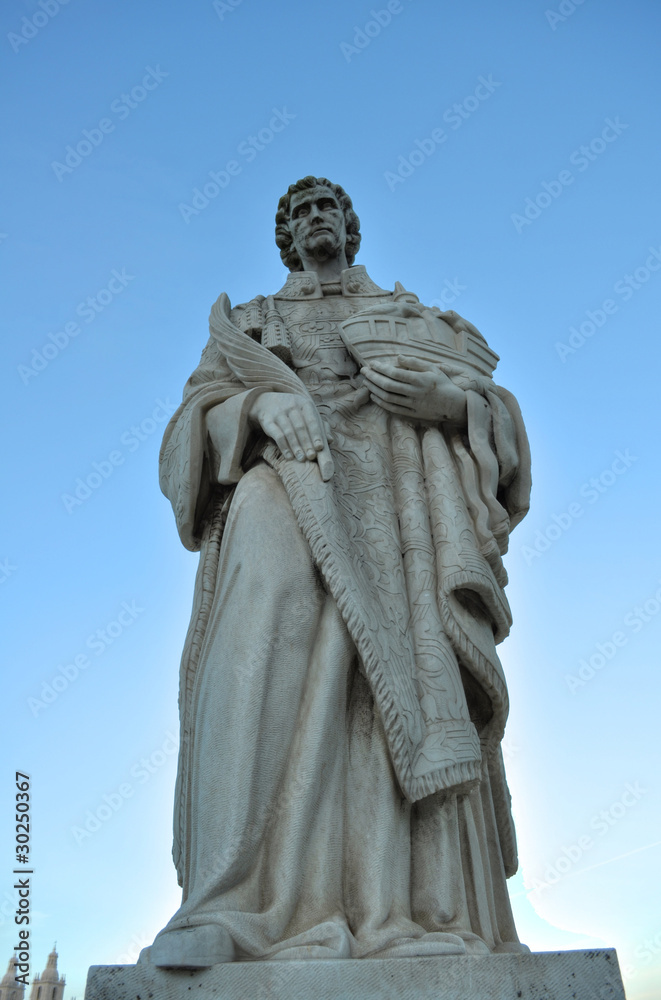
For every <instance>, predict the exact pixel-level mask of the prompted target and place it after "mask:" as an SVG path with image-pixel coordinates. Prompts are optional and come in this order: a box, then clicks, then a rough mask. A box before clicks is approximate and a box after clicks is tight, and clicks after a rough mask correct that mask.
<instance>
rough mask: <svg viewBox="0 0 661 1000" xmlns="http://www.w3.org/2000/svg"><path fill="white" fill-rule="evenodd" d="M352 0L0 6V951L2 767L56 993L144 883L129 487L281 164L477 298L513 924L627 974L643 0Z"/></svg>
mask: <svg viewBox="0 0 661 1000" xmlns="http://www.w3.org/2000/svg"><path fill="white" fill-rule="evenodd" d="M560 7H562V10H563V11H565V13H564V14H563V15H562V18H561V17H558V16H557V14H558V12H559V11H560ZM371 10H375V11H376V12H377V15H378V17H379V19H380V20H381V22H382V23H381V24H379V23H378V21H374V15H373V14H371V13H370V11H371ZM383 10H386V11H388V8H387V6H386V3H383V2H379V3H377V4H376V5H374V6H373V7H372V5H371V4H370V3H367V2H366V3H365V4H359V3H356V2H355V0H354V2H349V0H337V2H335V3H333V4H332V5H330V4H329V5H321V4H319V5H315V4H303V3H296V2H293V0H281V2H278V3H267V2H266V0H238V2H237V0H233V4H230V3H229V2H227V3H226V4H224V5H223V4H222V3H217V4H216V5H215V6H214V4H213V3H212V2H211V0H189V2H188V3H185V4H184V3H181V2H179V3H175V2H174V0H161V2H160V3H158V4H156V3H147V2H145V0H131V2H128V0H124V2H119V0H69V2H68V3H66V4H60V3H58V2H57V0H41V2H40V3H37V2H33V0H24V2H20V0H7V2H6V3H5V4H4V5H3V10H2V14H1V18H0V19H1V22H2V30H1V32H0V46H1V48H2V65H3V72H4V77H5V85H4V92H5V95H6V101H5V113H4V127H3V130H2V137H3V138H2V145H3V147H4V151H5V156H4V158H3V164H4V173H5V177H4V192H5V199H4V206H3V210H2V217H1V218H0V231H1V234H2V235H1V236H0V254H1V255H2V258H3V265H4V271H5V299H4V306H3V309H2V320H3V323H4V324H5V332H4V339H3V343H4V350H5V360H4V364H3V366H2V375H1V378H2V387H1V391H2V400H3V408H4V419H3V422H2V434H3V453H4V468H5V470H6V475H5V483H4V489H3V492H2V504H3V515H2V533H1V537H0V562H1V568H0V580H1V581H2V582H0V602H1V604H2V609H3V612H4V627H3V652H4V654H5V657H6V664H7V665H6V670H5V672H4V673H3V680H4V691H5V698H4V712H3V727H2V729H3V738H4V741H5V743H6V749H5V750H4V751H3V757H2V760H3V771H2V801H3V803H4V805H3V806H2V809H3V810H4V811H3V812H2V815H3V817H4V818H3V819H2V823H1V824H0V830H1V831H2V837H1V842H2V850H1V851H0V857H2V859H3V862H2V867H1V869H0V871H1V878H2V888H1V889H0V897H1V902H0V961H1V962H3V963H6V961H7V959H8V958H9V956H10V954H11V952H12V948H13V946H14V944H15V929H14V925H13V923H12V920H13V910H14V908H15V896H14V892H13V890H12V888H11V887H12V884H13V876H12V874H11V867H12V855H13V850H12V847H13V812H12V810H13V801H14V792H15V789H14V771H15V770H16V769H18V770H21V771H25V772H27V773H29V774H30V775H31V780H32V795H33V849H34V854H33V857H34V863H35V874H34V876H33V880H34V882H33V907H34V909H33V923H32V932H33V947H34V957H35V964H34V971H38V970H41V969H42V968H43V967H44V965H45V962H46V956H47V954H48V951H49V950H50V948H51V947H52V943H53V941H54V940H55V939H57V942H58V951H59V953H60V968H61V970H62V971H64V972H65V973H66V974H67V979H68V984H69V985H68V986H67V993H66V997H67V1000H68V998H70V997H72V996H78V998H79V1000H82V996H83V992H84V981H85V976H86V970H87V967H88V966H89V965H90V964H104V963H113V962H117V961H119V962H130V961H134V960H135V958H136V956H137V952H138V951H139V949H140V947H142V946H143V945H145V944H148V943H150V941H151V940H152V938H153V936H154V934H155V933H156V932H157V931H158V930H159V929H160V928H161V927H162V926H163V924H164V923H165V922H166V921H167V920H168V919H169V917H170V916H171V915H172V913H173V912H174V910H175V909H176V907H177V906H178V900H179V893H178V889H177V886H176V879H175V873H174V869H173V866H172V862H171V859H170V839H171V832H170V831H171V812H172V800H173V788H174V776H175V767H176V752H175V747H176V737H177V732H178V716H177V685H178V662H179V657H180V653H181V648H182V645H183V640H184V634H185V630H186V626H187V622H188V616H189V612H190V606H191V600H192V592H193V579H194V574H195V568H196V562H197V557H196V556H194V555H192V554H190V553H188V552H186V551H185V550H184V549H183V548H182V547H181V545H180V543H179V541H178V538H177V535H176V530H175V525H174V520H173V517H172V512H171V510H170V508H169V505H168V504H167V502H166V500H165V499H164V497H162V495H161V494H160V492H159V489H158V482H157V456H158V448H159V444H160V439H161V436H162V432H163V430H164V428H165V423H166V419H167V415H168V414H169V412H171V410H172V409H174V407H175V406H176V405H177V404H178V402H179V400H180V396H181V389H182V386H183V384H184V382H185V381H186V379H187V378H188V376H189V374H190V372H191V371H192V370H193V368H194V367H195V366H196V364H197V361H198V359H199V355H200V353H201V350H202V347H203V346H204V344H205V342H206V338H207V316H208V312H209V307H210V305H211V303H212V302H213V301H214V300H215V298H216V297H217V296H218V294H219V293H220V292H221V291H223V290H224V291H227V293H228V294H229V296H230V298H231V300H232V302H234V303H236V302H242V301H246V300H247V299H249V298H252V297H253V296H254V295H256V294H258V293H261V294H268V293H270V292H273V291H275V290H277V288H279V287H280V285H281V284H282V282H283V280H284V277H285V272H284V269H283V266H282V264H281V262H280V259H279V255H278V252H277V249H276V247H275V245H274V242H273V217H274V214H275V208H276V204H277V200H278V197H279V196H280V195H281V194H282V193H283V191H284V190H285V189H286V187H287V185H288V184H289V183H290V182H292V181H294V180H296V179H297V178H298V177H300V176H303V175H305V174H308V173H315V174H321V175H326V176H329V177H330V178H332V179H333V180H336V181H338V182H339V183H341V184H342V185H344V186H345V187H346V188H347V190H348V191H349V193H350V194H351V196H352V198H353V201H354V205H355V207H356V210H357V212H358V214H359V216H360V218H361V223H362V232H363V244H362V248H361V251H360V255H359V257H358V260H357V262H358V263H362V264H365V265H366V266H367V268H368V271H369V272H370V274H371V276H372V277H373V278H374V280H376V281H377V282H378V283H379V284H380V285H382V286H384V287H387V288H391V287H392V286H393V284H394V282H395V281H397V280H398V281H401V282H402V283H403V284H404V285H405V286H406V287H407V288H410V289H412V290H413V291H415V292H416V293H417V294H418V295H419V296H420V298H421V299H422V300H423V301H424V302H426V303H428V304H437V305H441V307H442V308H443V307H452V308H454V309H456V310H457V311H458V312H460V313H461V314H462V315H464V316H466V317H467V318H468V319H470V320H471V321H472V322H473V323H475V324H476V325H477V326H478V327H479V328H480V329H481V330H482V332H483V333H484V335H485V336H486V338H487V340H488V341H489V344H490V346H491V347H492V348H493V349H494V350H496V351H497V352H498V354H499V355H500V356H501V358H502V361H501V363H500V365H499V368H498V371H497V379H498V381H499V382H500V383H501V384H502V385H504V386H506V387H507V388H508V389H510V390H511V391H512V392H514V394H515V395H516V396H517V398H518V400H519V402H520V404H521V407H522V410H523V414H524V417H525V420H526V423H527V427H528V431H529V435H530V439H531V446H532V452H533V471H534V489H533V501H532V508H531V512H530V514H529V516H528V517H527V519H526V520H525V521H524V522H523V523H522V524H521V525H520V526H519V527H518V528H517V529H516V531H515V533H514V535H513V537H512V541H511V546H510V554H509V556H508V557H507V566H508V570H509V574H510V579H511V583H510V586H509V589H508V595H509V599H510V602H511V604H512V609H513V613H514V620H515V621H514V629H513V632H512V635H511V637H510V638H509V639H507V640H506V642H505V643H504V645H503V646H502V647H501V656H502V659H503V662H504V665H505V669H506V673H507V676H508V680H509V686H510V694H511V702H512V711H511V717H510V722H509V725H508V731H507V737H506V745H505V750H506V760H507V768H508V775H509V781H510V785H511V789H512V795H513V808H514V814H515V819H516V822H517V830H518V837H519V848H520V859H521V868H520V872H519V874H518V875H517V876H515V877H514V878H513V879H512V880H511V882H510V886H511V892H512V896H513V905H514V909H515V916H516V919H517V923H518V928H519V932H520V936H521V938H522V940H524V941H526V942H527V943H528V944H529V945H530V946H531V947H532V948H533V949H534V950H553V949H565V948H583V947H604V946H608V947H616V948H617V949H618V955H619V959H620V963H621V966H622V968H623V969H624V972H625V982H626V985H627V995H628V997H629V1000H654V998H658V996H659V993H660V992H661V985H660V984H661V912H660V908H659V904H658V898H659V885H658V872H659V871H660V870H661V863H660V861H661V856H660V847H661V833H660V829H661V825H660V822H659V820H660V812H661V810H660V808H659V803H660V783H659V768H658V752H657V745H658V716H659V695H660V687H661V685H660V683H659V672H658V668H659V654H658V649H659V638H660V636H661V558H660V555H659V535H658V510H659V488H660V485H661V484H660V482H659V475H658V464H659V449H658V441H659V426H660V420H659V416H658V399H659V391H658V377H659V376H658V372H659V363H660V360H661V359H660V357H659V349H658V333H659V321H658V316H659V311H660V309H661V270H659V268H660V267H661V218H660V211H659V208H660V205H659V190H660V186H659V160H658V141H659V134H660V122H659V117H660V114H659V107H660V105H659V96H658V39H659V28H660V27H661V25H660V21H661V16H660V14H659V9H658V7H657V5H655V4H653V3H652V2H651V0H628V2H624V0H620V2H616V0H585V2H584V3H582V4H580V5H576V6H575V7H574V8H573V5H572V4H571V3H569V0H563V3H562V4H560V0H558V2H551V0H548V3H547V0H545V2H542V0H539V2H538V0H509V2H504V3H498V4H491V3H487V2H481V3H480V2H477V0H462V2H461V3H459V2H453V3H446V2H444V0H436V2H434V0H401V3H398V2H396V0H395V2H392V3H391V4H390V8H389V11H388V13H390V17H391V20H390V23H385V22H386V21H387V14H380V13H379V12H380V11H383ZM553 12H555V14H554V13H553ZM485 81H486V82H485ZM136 88H137V89H136ZM132 95H133V96H132ZM457 106H458V107H457ZM272 120H274V121H275V125H276V128H278V127H279V128H280V131H272V130H270V124H269V123H270V122H271V121H272ZM265 130H266V131H265ZM85 132H87V137H86V135H85ZM251 137H252V138H251ZM81 142H83V145H82V146H80V149H79V151H78V152H77V151H76V147H77V146H78V144H79V143H81ZM67 157H68V162H67ZM228 164H229V165H230V166H229V167H228ZM232 164H234V165H232ZM210 172H212V173H214V174H216V175H217V177H219V178H220V181H218V180H217V181H215V182H212V181H211V177H210ZM219 183H222V184H224V187H223V188H222V189H221V188H220V187H219ZM209 184H211V186H210V187H207V193H208V195H209V197H208V198H207V197H206V196H205V195H204V191H202V195H198V196H197V197H196V196H195V189H198V191H199V190H200V189H204V188H205V185H209ZM195 197H196V201H193V198H195ZM205 200H207V201H208V203H207V204H204V202H205ZM191 209H195V211H191ZM526 211H527V216H526V214H525V213H526ZM570 337H571V340H570ZM109 456H114V457H111V458H109ZM90 476H91V477H92V478H91V480H90V481H91V483H92V484H94V486H93V487H92V486H89V487H88V491H89V496H87V497H85V498H84V499H83V500H82V502H80V503H77V504H76V503H74V502H72V500H71V499H70V498H71V497H74V498H75V490H76V486H77V484H78V487H79V492H82V495H83V497H84V489H83V490H82V491H81V487H80V482H79V481H81V482H82V483H83V484H84V482H85V480H87V479H88V477H90ZM655 595H657V596H655ZM636 609H638V610H636ZM120 616H121V617H120ZM99 630H100V631H99ZM614 636H616V638H615V639H614ZM67 674H68V678H67ZM58 678H60V679H59V680H58ZM53 682H55V685H56V687H53ZM56 688H58V689H59V690H57V689H56ZM49 692H50V694H49ZM48 698H50V699H51V700H50V701H47V700H46V699H48ZM655 758H656V759H655ZM120 787H122V788H123V790H124V794H120V792H119V791H118V789H120ZM108 801H110V802H111V803H114V805H115V811H112V812H111V814H110V815H109V816H106V814H107V813H109V812H110V810H111V807H110V806H108V805H107V803H108ZM118 802H119V803H120V804H119V806H118V805H117V803H118ZM104 805H105V807H106V808H104ZM97 810H100V812H101V815H102V816H103V817H106V818H104V819H103V821H99V820H97V821H96V825H97V826H98V828H97V829H94V830H93V831H92V832H89V831H87V832H88V833H89V835H88V836H85V835H84V834H82V835H81V833H80V831H81V830H83V831H85V823H86V821H87V822H88V825H90V826H92V827H93V826H94V825H95V824H94V823H93V822H92V823H90V822H89V820H90V817H93V814H95V813H96V812H97ZM655 883H656V884H655Z"/></svg>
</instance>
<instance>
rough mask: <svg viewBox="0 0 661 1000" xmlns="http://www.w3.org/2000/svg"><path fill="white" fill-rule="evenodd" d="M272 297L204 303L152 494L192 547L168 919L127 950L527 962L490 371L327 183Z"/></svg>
mask: <svg viewBox="0 0 661 1000" xmlns="http://www.w3.org/2000/svg"><path fill="white" fill-rule="evenodd" d="M276 242H277V244H278V246H279V248H280V250H281V257H282V259H283V261H284V262H285V264H286V265H287V267H288V268H289V269H290V272H291V273H290V274H289V277H288V278H287V281H286V282H285V285H284V286H283V288H281V289H280V291H279V292H277V293H276V294H275V295H272V296H268V297H266V298H265V297H264V296H261V295H260V296H257V297H256V298H255V299H253V300H252V301H251V302H248V303H247V304H245V305H239V306H236V307H235V308H233V309H232V308H230V304H229V300H228V299H227V296H225V295H222V296H221V297H220V299H219V300H218V302H217V303H216V304H215V306H214V308H213V310H212V314H211V318H210V328H211V337H210V339H209V341H208V343H207V345H206V347H205V349H204V351H203V353H202V358H201V361H200V364H199V366H198V368H197V369H196V370H195V372H194V373H193V375H192V376H191V378H190V379H189V381H188V383H187V385H186V388H185V392H184V401H183V403H182V405H181V406H180V408H179V409H178V411H177V412H176V414H175V415H174V417H173V418H172V420H171V422H170V424H169V426H168V429H167V431H166V434H165V440H164V442H163V449H162V454H161V484H162V488H163V491H164V492H165V494H166V495H167V496H168V498H169V499H170V500H171V502H172V505H173V508H174V512H175V515H176V519H177V524H178V528H179V533H180V536H181V539H182V541H183V543H184V545H185V546H186V547H187V548H189V549H193V550H196V549H199V550H200V551H201V557H200V566H199V571H198V575H197V583H196V588H195V599H194V608H193V616H192V621H191V625H190V630H189V633H188V638H187V641H186V647H185V650H184V656H183V662H182V672H181V693H180V707H181V751H180V759H179V774H178V779H177V796H176V806H175V842H174V856H175V863H176V866H177V869H178V872H179V877H180V882H181V884H182V885H183V902H182V905H181V908H180V909H179V910H178V912H177V913H176V914H175V916H174V917H173V918H172V920H171V921H170V923H169V924H168V925H167V927H166V928H165V929H164V930H163V931H161V933H160V934H159V935H158V936H157V938H156V941H155V942H154V944H153V945H152V947H151V949H149V950H148V952H147V953H146V954H145V955H144V956H143V961H145V960H146V961H150V962H152V963H153V964H155V965H157V966H162V967H189V968H196V967H197V968H200V967H205V966H209V965H214V964H216V963H218V962H226V961H232V960H255V959H285V958H293V959H300V958H310V959H314V958H324V959H328V958H338V959H342V958H382V957H397V956H413V955H439V954H463V953H466V952H467V953H469V954H483V953H484V954H487V953H489V952H503V951H521V950H527V949H525V946H523V945H521V944H520V943H519V942H518V938H517V935H516V930H515V928H514V923H513V919H512V913H511V909H510V904H509V899H508V894H507V888H506V878H507V877H508V876H509V875H511V874H513V872H514V871H515V870H516V864H517V862H516V845H515V837H514V829H513V824H512V818H511V812H510V806H509V793H508V789H507V785H506V782H505V775H504V770H503V761H502V755H501V752H500V741H501V739H502V736H503V730H504V726H505V720H506V716H507V689H506V685H505V680H504V677H503V672H502V668H501V664H500V661H499V659H498V656H497V654H496V644H497V643H499V642H500V641H501V640H502V639H503V638H504V637H505V635H506V634H507V632H508V629H509V626H510V613H509V607H508V603H507V600H506V598H505V595H504V592H503V588H504V586H505V584H506V581H507V578H506V574H505V570H504V568H503V564H502V561H501V554H502V553H503V552H504V551H505V550H506V548H507V540H508V534H509V531H510V530H511V528H512V527H513V526H514V525H515V524H516V523H517V522H518V521H519V520H520V519H521V518H522V517H523V516H524V514H525V512H526V510H527V499H528V493H529V488H530V475H529V457H528V449H527V443H526V436H525V431H524V428H523V424H522V421H521V417H520V413H519V410H518V407H517V404H516V402H515V400H514V399H513V397H512V396H511V395H510V394H509V393H508V392H507V391H506V390H504V389H501V388H500V387H499V386H497V385H496V384H495V383H494V382H493V380H492V378H491V372H492V370H493V368H494V366H495V362H496V360H497V356H496V355H494V354H493V352H491V351H490V349H489V348H488V346H487V344H486V342H485V341H484V338H483V337H482V336H481V334H479V332H478V331H477V330H476V329H475V327H474V326H472V324H470V323H467V322H466V321H465V320H463V319H462V318H461V317H460V316H458V315H457V314H456V313H454V312H447V313H441V312H440V311H439V310H438V309H425V308H424V307H423V306H422V305H421V304H420V303H419V301H418V300H417V298H416V296H415V295H412V294H410V293H408V292H406V291H405V290H404V289H403V288H402V287H401V285H399V284H398V285H397V286H396V288H395V291H394V292H388V291H385V290H384V289H382V288H379V287H378V285H376V284H375V283H374V282H373V281H372V280H371V279H370V277H369V276H368V274H367V273H366V271H365V269H364V267H362V266H355V265H354V263H353V261H354V257H355V255H356V252H357V250H358V247H359V244H360V234H359V222H358V218H357V216H356V214H355V212H354V211H353V208H352V205H351V201H350V199H349V197H348V196H347V194H346V193H345V192H344V191H343V189H342V188H341V187H339V186H338V185H336V184H332V183H330V182H329V181H328V180H326V179H325V178H315V177H305V178H303V179H302V180H300V181H298V183H296V184H293V185H291V186H290V188H289V190H288V191H287V194H286V195H284V196H283V197H282V198H281V199H280V203H279V206H278V212H277V215H276Z"/></svg>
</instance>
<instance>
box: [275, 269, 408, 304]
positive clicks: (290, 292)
mask: <svg viewBox="0 0 661 1000" xmlns="http://www.w3.org/2000/svg"><path fill="white" fill-rule="evenodd" d="M340 282H341V285H342V295H344V296H346V297H347V298H366V297H372V296H374V297H376V296H378V295H390V294H392V293H391V292H388V291H387V290H386V289H385V288H379V286H378V285H377V284H375V282H373V281H372V279H371V278H370V276H369V274H368V273H367V271H366V269H365V265H364V264H354V266H353V267H347V268H345V270H344V271H342V272H341V274H340ZM323 297H324V293H323V289H322V285H321V282H320V281H319V275H318V274H317V272H316V271H291V272H290V274H289V275H288V277H287V280H286V282H285V283H284V285H283V286H282V288H281V289H280V291H279V292H276V293H275V296H274V298H276V299H323Z"/></svg>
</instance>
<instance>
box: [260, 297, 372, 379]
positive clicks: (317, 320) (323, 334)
mask: <svg viewBox="0 0 661 1000" xmlns="http://www.w3.org/2000/svg"><path fill="white" fill-rule="evenodd" d="M366 304H367V303H365V302H363V300H357V299H345V298H343V296H341V295H333V296H328V297H327V298H324V299H313V300H312V301H308V302H301V301H295V302H292V301H283V300H279V301H278V312H279V314H280V316H281V317H282V319H283V320H284V322H285V326H286V327H287V330H288V332H289V336H290V339H291V352H292V360H293V363H294V367H295V368H296V370H297V373H298V375H299V376H300V377H301V379H302V380H303V381H304V382H306V383H308V384H314V383H315V382H318V381H320V380H322V379H327V378H331V379H332V378H338V377H339V378H350V377H351V376H352V375H355V374H356V373H357V372H358V366H357V364H356V362H355V361H354V360H353V358H352V357H351V355H350V354H349V352H348V351H347V349H346V347H345V346H344V342H343V340H342V337H341V336H340V324H341V323H342V322H343V321H344V320H345V319H348V318H349V317H350V316H352V315H353V314H354V313H356V312H358V311H359V310H360V309H364V308H365V305H366Z"/></svg>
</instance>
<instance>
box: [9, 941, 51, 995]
mask: <svg viewBox="0 0 661 1000" xmlns="http://www.w3.org/2000/svg"><path fill="white" fill-rule="evenodd" d="M64 986H65V979H64V976H62V977H60V976H59V975H58V972H57V952H56V951H55V946H53V950H52V952H51V953H50V955H49V956H48V961H47V962H46V968H45V969H44V971H43V972H42V974H41V976H40V975H39V973H37V975H36V976H35V977H34V979H33V980H32V990H31V991H30V1000H62V998H63V996H64ZM0 1000H4V997H2V998H0Z"/></svg>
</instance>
